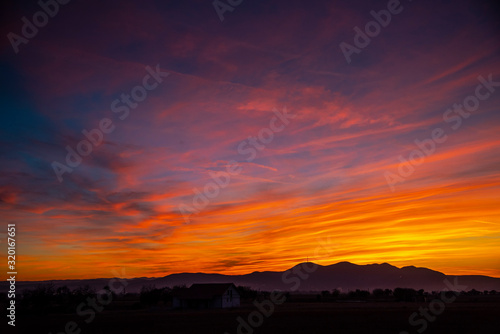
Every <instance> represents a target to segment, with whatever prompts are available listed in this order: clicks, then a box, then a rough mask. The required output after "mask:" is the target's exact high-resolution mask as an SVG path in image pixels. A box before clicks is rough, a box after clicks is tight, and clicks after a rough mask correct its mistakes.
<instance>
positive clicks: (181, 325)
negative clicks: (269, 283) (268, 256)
mask: <svg viewBox="0 0 500 334" xmlns="http://www.w3.org/2000/svg"><path fill="white" fill-rule="evenodd" d="M420 307H424V308H427V307H429V303H396V302H367V303H363V302H344V303H335V302H334V303H332V302H328V303H327V302H286V303H285V304H282V305H279V306H276V308H275V310H274V312H273V313H272V314H271V315H270V316H269V317H267V318H266V317H263V321H261V320H260V319H259V317H258V316H256V317H255V319H254V322H251V321H250V323H253V324H257V325H258V324H259V322H261V323H262V324H261V325H260V326H257V325H256V326H255V327H256V328H253V327H247V328H246V329H240V331H238V322H237V318H238V317H242V318H243V319H245V321H246V322H247V323H248V322H249V321H248V317H249V315H250V314H251V313H252V312H254V314H256V313H255V311H256V310H257V308H256V307H255V306H254V305H252V304H251V303H248V302H247V303H244V304H243V305H242V307H240V308H237V309H230V310H201V311H172V310H168V309H167V308H165V307H156V308H150V309H138V310H130V309H122V310H120V307H117V305H114V306H113V304H112V305H110V306H109V308H108V309H104V310H103V311H102V312H99V313H96V316H95V319H94V320H93V321H91V322H90V323H89V324H87V323H85V321H84V319H85V318H84V317H80V316H78V315H77V314H76V313H68V314H57V315H54V314H52V315H45V316H38V315H31V316H29V317H27V316H22V315H19V318H18V319H17V326H16V329H17V330H18V331H17V332H18V333H52V334H56V333H57V334H59V333H64V327H65V324H66V323H67V322H69V321H75V322H76V323H77V324H78V327H77V328H69V329H70V330H69V331H67V333H68V334H71V333H75V334H76V333H80V334H83V333H95V334H98V333H102V334H104V333H106V334H115V333H116V334H118V333H119V334H127V333H130V334H132V333H133V334H141V333H147V334H154V333H162V334H165V333H175V334H188V333H190V334H191V333H197V334H199V333H207V334H208V333H217V334H225V333H228V334H235V333H245V334H250V333H267V334H276V333H291V334H293V333H303V334H310V333H313V334H321V333H400V332H402V331H407V332H409V333H418V332H417V329H421V328H422V322H420V323H419V324H418V325H417V326H411V325H410V323H409V320H408V318H409V316H410V315H411V314H412V313H413V312H415V311H418V310H419V308H420ZM418 319H423V318H420V316H419V318H418ZM79 330H81V331H80V332H79ZM499 330H500V300H498V298H494V299H491V300H488V301H479V302H478V301H476V302H470V301H457V302H455V303H452V304H448V305H446V308H445V309H444V311H443V312H442V313H441V314H439V315H438V316H436V319H435V320H434V321H432V322H430V321H429V322H427V328H426V329H425V331H422V332H425V333H453V334H457V333H464V334H465V333H474V334H475V333H478V334H488V333H492V334H493V333H495V334H496V333H499V332H500V331H499Z"/></svg>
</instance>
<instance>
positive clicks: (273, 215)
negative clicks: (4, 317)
mask: <svg viewBox="0 0 500 334" xmlns="http://www.w3.org/2000/svg"><path fill="white" fill-rule="evenodd" d="M392 1H394V0H392ZM392 1H387V0H385V1H370V2H367V1H361V0H357V1H337V0H336V1H331V0H316V1H298V0H291V1H290V0H287V1H280V0H273V1H264V0H244V1H242V2H241V4H240V5H238V6H236V7H234V8H233V10H232V11H226V12H225V13H224V14H223V17H224V20H223V21H221V20H220V18H219V15H218V13H217V11H216V10H215V8H214V6H213V4H212V0H203V1H201V0H174V1H160V0H158V1H156V0H145V1H141V2H140V5H138V3H139V2H134V1H130V0H126V1H118V0H112V1H105V2H101V1H82V0H74V1H70V2H69V3H68V4H65V5H59V10H58V13H57V14H55V15H54V17H51V18H49V20H48V24H47V25H46V26H43V27H40V28H38V30H39V31H38V33H37V34H36V36H34V37H32V38H30V39H29V42H27V43H22V44H19V45H18V52H17V53H16V52H15V51H14V48H13V46H12V44H11V42H10V41H9V39H8V37H7V36H8V34H9V33H10V32H13V33H15V34H17V35H21V34H22V31H21V30H22V26H23V24H24V23H23V21H22V20H21V19H22V17H27V18H28V20H30V21H31V22H33V15H34V14H35V13H36V12H37V11H40V10H41V8H40V6H39V5H38V4H37V2H36V1H24V2H21V3H24V4H19V3H17V4H11V5H8V6H6V5H4V9H3V10H2V12H3V13H2V14H3V18H2V26H1V34H2V36H3V37H2V43H1V44H0V45H1V49H0V52H1V53H0V56H1V58H0V61H1V63H0V69H1V85H2V86H1V90H0V97H1V105H2V111H1V116H2V121H1V123H0V215H1V217H2V218H1V222H2V226H3V227H1V230H0V238H1V244H2V248H1V249H2V253H1V254H3V255H2V256H4V258H5V259H6V246H5V241H6V231H7V224H9V223H15V224H16V226H17V231H18V234H17V236H16V241H17V250H18V258H17V262H18V263H17V266H18V268H17V269H18V280H48V279H80V278H97V277H112V276H115V273H113V270H118V271H121V270H122V271H123V272H124V273H126V276H128V277H143V276H148V277H153V276H165V275H168V274H171V273H178V272H206V273H224V274H245V273H250V272H253V271H263V270H285V269H288V268H290V267H291V266H293V265H295V264H297V263H299V262H303V261H305V260H306V259H307V258H309V261H314V262H316V263H318V264H322V265H328V264H333V263H337V262H340V261H349V262H353V263H356V264H368V263H382V262H388V263H390V264H392V265H396V266H407V265H415V266H422V267H428V268H431V269H434V270H439V271H442V272H444V273H446V274H461V275H464V274H482V275H490V276H496V277H500V19H499V14H498V13H499V11H498V8H495V7H494V5H493V4H492V3H493V2H492V1H486V0H470V1H443V0H438V1H431V0H418V1H411V2H410V1H408V0H404V1H401V3H400V5H399V7H398V8H399V13H398V14H392V15H391V21H390V22H389V23H388V24H387V25H386V27H381V29H380V33H378V34H374V35H375V36H374V37H371V40H370V43H369V44H368V45H367V46H365V47H363V48H358V51H359V52H358V53H352V54H351V56H350V58H351V59H350V63H348V61H347V60H346V57H345V56H344V54H343V52H342V50H341V47H340V45H341V43H343V42H344V43H347V44H349V45H352V46H353V47H354V46H355V41H354V37H355V34H356V32H355V30H354V28H355V27H360V28H361V30H363V31H364V30H365V25H366V24H367V23H369V22H370V21H374V17H373V16H372V15H371V14H370V11H372V10H373V11H375V12H379V11H380V10H387V8H388V2H389V3H390V2H392ZM12 2H13V1H12ZM233 2H237V1H233ZM223 3H226V1H223ZM372 35H373V34H372ZM147 67H148V69H146V68H147ZM157 69H158V70H159V71H161V72H162V74H161V75H158V74H157V75H156V77H157V80H155V78H154V76H152V75H151V74H150V73H154V72H155V71H156V70H157ZM164 72H168V73H169V74H168V76H167V75H166V74H164ZM148 75H149V76H148ZM479 77H481V78H482V79H481V78H479ZM478 78H479V79H478ZM481 80H482V81H481ZM488 80H489V81H490V82H491V81H492V82H493V84H490V85H489V86H485V85H484V82H487V81H488ZM495 82H496V84H495ZM143 85H144V86H147V87H150V88H151V87H153V86H154V88H151V89H150V90H145V89H144V88H137V89H135V87H136V86H140V87H142V86H143ZM478 85H482V86H480V87H479V88H478ZM495 85H496V86H495ZM134 89H135V90H134ZM132 91H133V92H134V94H135V96H138V97H141V99H142V98H144V100H142V101H138V102H137V105H135V104H134V102H133V101H132V102H131V105H132V104H133V106H134V107H128V106H127V104H126V103H125V102H122V101H119V99H121V98H122V94H125V95H127V94H128V95H130V94H131V93H132ZM141 92H146V93H147V96H143V95H141V94H142V93H141ZM478 92H479V93H478ZM477 94H479V95H480V96H482V99H478V98H476V97H474V98H470V97H471V96H478V95H477ZM117 99H118V102H116V103H114V101H117ZM464 101H468V102H470V103H471V104H473V102H474V101H479V106H477V105H476V106H475V108H473V109H475V110H473V111H471V112H467V111H466V110H465V109H463V110H464V111H462V112H461V114H460V113H459V112H455V111H453V105H454V104H464ZM471 101H472V102H471ZM113 104H114V106H112V105H113ZM117 108H122V109H119V110H117ZM450 108H452V110H451V111H450V112H447V110H448V109H450ZM468 108H471V107H468ZM126 110H128V111H126ZM127 112H128V114H127ZM285 113H288V115H289V118H286V117H285V116H283V115H284V114H285ZM278 114H280V115H281V116H277V115H278ZM292 115H294V117H292ZM461 115H466V116H461ZM452 117H454V118H452ZM106 119H108V120H110V121H109V122H108V123H107V124H105V125H104V127H103V128H109V127H114V128H113V130H112V131H109V133H103V142H102V144H100V145H97V146H91V147H92V152H91V153H90V154H88V155H87V156H84V157H83V158H82V161H81V163H80V164H78V165H77V166H76V167H74V168H71V170H72V171H71V173H70V172H65V173H63V174H62V175H60V177H61V181H62V182H60V181H59V180H58V177H57V175H56V174H57V173H56V171H55V170H54V161H56V162H58V163H60V165H58V164H55V165H57V166H61V165H65V166H68V165H67V162H66V155H67V154H68V151H67V146H69V147H70V148H71V149H74V150H77V145H78V143H79V142H80V141H82V140H85V139H86V137H85V135H84V134H83V133H82V131H83V130H87V131H91V130H92V129H95V128H99V127H100V126H101V127H102V122H103V121H102V120H104V123H106ZM110 122H112V123H110ZM100 124H101V125H100ZM110 124H111V125H110ZM271 128H272V129H275V130H277V129H279V131H273V130H272V129H271ZM435 129H438V132H439V129H441V135H440V136H437V137H439V138H440V139H438V140H439V141H440V142H433V144H432V145H434V146H435V148H434V149H433V150H432V151H434V152H429V153H430V154H428V155H427V154H424V153H421V154H423V155H420V156H419V157H417V158H416V160H415V159H414V160H413V161H414V164H415V166H413V167H412V168H414V169H413V170H412V172H408V170H407V169H405V168H404V167H401V166H402V165H401V164H402V163H401V160H400V159H406V160H408V159H410V158H409V157H410V155H412V152H414V151H415V150H418V152H422V151H421V150H420V149H419V147H418V146H417V144H416V143H415V141H420V142H422V141H425V142H426V143H429V142H430V141H431V140H432V138H433V132H435ZM94 133H97V132H94ZM259 135H260V136H261V138H265V140H266V141H267V143H263V142H262V141H261V139H259ZM270 136H272V138H271V137H270ZM249 137H254V138H257V139H254V144H252V142H251V139H250V140H249ZM443 138H446V139H443ZM97 139H98V137H94V140H97ZM252 145H253V146H252ZM256 147H258V148H259V149H257V148H256ZM429 147H430V146H429ZM80 148H82V146H80ZM83 149H85V148H83ZM252 152H253V153H252ZM415 154H417V153H415ZM415 154H413V155H412V157H415V156H416V155H415ZM417 156H418V154H417ZM231 164H232V165H231ZM228 165H231V166H232V167H233V170H234V169H236V168H238V172H237V173H234V174H233V175H230V179H229V180H227V181H228V182H227V185H225V186H224V187H222V188H217V189H218V190H214V188H213V187H212V188H210V186H208V188H210V189H211V190H213V191H216V192H218V194H217V195H215V196H212V197H213V198H210V199H209V200H208V203H207V204H206V205H202V206H201V208H198V210H197V212H194V213H193V214H191V215H189V217H188V218H186V217H187V216H188V214H186V211H185V210H184V214H183V213H182V212H181V211H182V210H180V209H179V208H186V207H193V200H195V198H198V199H199V198H200V196H199V195H198V197H195V196H197V195H196V194H197V191H199V192H201V193H204V191H205V190H204V189H205V186H207V185H210V184H211V185H214V184H215V183H214V182H215V181H214V180H213V177H212V176H213V175H226V174H222V173H221V171H222V172H224V173H226V171H227V169H228ZM404 165H405V166H406V167H407V168H408V166H409V165H408V164H404ZM66 168H68V169H69V168H70V167H69V166H68V167H66ZM398 168H399V171H398ZM401 171H403V174H405V172H408V173H406V175H407V176H402V174H401ZM217 173H218V174H217ZM395 176H397V177H398V179H397V180H398V181H397V183H392V185H391V184H389V183H388V181H387V178H388V177H389V180H393V181H394V177H395ZM391 178H392V179H391ZM221 180H222V179H219V182H223V181H221ZM224 180H226V179H224ZM195 189H196V190H195ZM210 189H209V190H210ZM195 201H196V200H195ZM199 202H200V201H199Z"/></svg>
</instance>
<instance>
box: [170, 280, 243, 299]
mask: <svg viewBox="0 0 500 334" xmlns="http://www.w3.org/2000/svg"><path fill="white" fill-rule="evenodd" d="M231 286H233V287H235V286H234V284H233V283H209V284H193V285H191V286H190V287H189V288H186V289H180V290H179V291H177V292H175V293H174V296H176V297H178V298H180V299H212V298H214V297H215V296H222V295H223V294H224V292H226V291H227V289H229V288H230V287H231ZM235 288H236V287H235Z"/></svg>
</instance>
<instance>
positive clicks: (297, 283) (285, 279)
mask: <svg viewBox="0 0 500 334" xmlns="http://www.w3.org/2000/svg"><path fill="white" fill-rule="evenodd" d="M109 280H110V279H109V278H100V279H89V280H52V281H36V282H35V281H29V282H17V285H18V288H19V289H21V290H22V289H28V288H30V289H31V288H34V287H36V286H37V285H39V284H40V283H49V282H50V283H52V284H54V285H55V286H56V287H58V286H63V285H66V286H67V287H69V288H77V287H80V286H84V285H89V286H90V287H92V288H96V289H101V288H103V287H104V286H106V285H108V283H109ZM445 280H448V282H450V283H454V282H456V283H457V284H458V285H457V286H460V287H461V288H460V290H465V291H469V290H472V289H476V290H478V291H483V290H497V291H500V278H494V277H489V276H480V275H461V276H456V275H445V274H443V273H441V272H438V271H435V270H431V269H428V268H417V267H414V266H407V267H402V268H398V267H395V266H393V265H390V264H388V263H382V264H368V265H356V264H353V263H350V262H339V263H336V264H332V265H327V266H321V265H316V264H314V263H311V262H307V263H300V264H298V265H296V266H294V267H292V268H290V269H289V270H287V271H263V272H260V271H256V272H253V273H251V274H245V275H223V274H205V273H180V274H171V275H167V276H165V277H158V278H146V277H141V278H132V279H127V283H128V284H127V287H126V291H127V292H139V291H140V289H141V288H142V286H145V285H150V286H151V285H154V286H156V287H157V288H161V287H166V286H169V287H172V286H175V285H183V284H185V285H187V286H190V285H191V284H193V283H226V282H232V283H234V284H235V285H242V286H248V287H251V288H252V289H255V290H262V291H271V290H282V291H322V290H333V289H339V290H341V291H350V290H355V289H361V290H373V289H376V288H381V289H394V288H397V287H400V288H413V289H416V290H419V289H424V290H426V291H442V290H447V289H449V288H448V285H447V284H446V283H445ZM450 286H451V285H450ZM2 292H5V291H2Z"/></svg>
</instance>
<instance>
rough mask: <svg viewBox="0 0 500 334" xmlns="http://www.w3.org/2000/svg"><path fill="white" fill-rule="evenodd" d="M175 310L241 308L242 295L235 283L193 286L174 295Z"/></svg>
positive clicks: (173, 304)
mask: <svg viewBox="0 0 500 334" xmlns="http://www.w3.org/2000/svg"><path fill="white" fill-rule="evenodd" d="M172 306H173V308H181V309H186V308H190V309H206V308H229V307H238V306H240V295H239V293H238V290H236V286H235V285H234V284H233V283H209V284H193V285H191V286H190V287H189V288H187V289H181V290H179V291H177V292H176V293H174V295H173V300H172Z"/></svg>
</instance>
